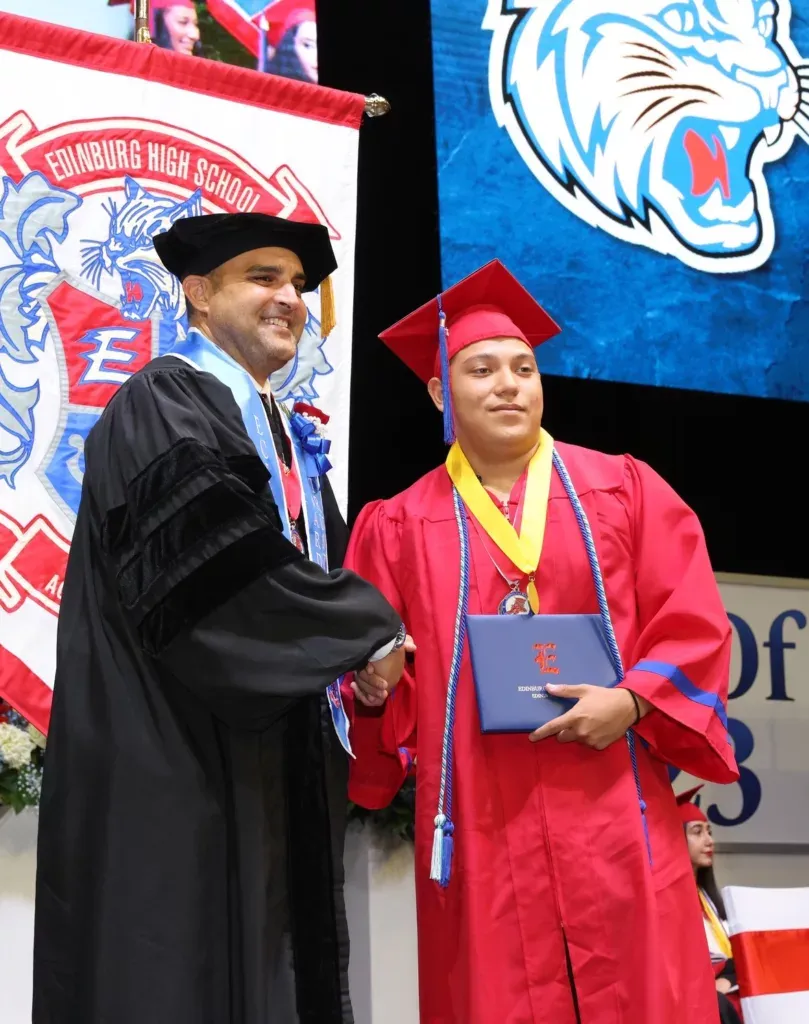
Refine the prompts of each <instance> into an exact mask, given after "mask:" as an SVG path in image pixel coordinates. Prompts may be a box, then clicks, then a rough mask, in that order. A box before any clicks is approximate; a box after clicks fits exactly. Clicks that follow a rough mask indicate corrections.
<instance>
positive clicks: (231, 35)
mask: <svg viewBox="0 0 809 1024" xmlns="http://www.w3.org/2000/svg"><path fill="white" fill-rule="evenodd" d="M0 11H5V12H7V13H9V14H21V15H23V16H24V17H27V18H35V19H36V20H37V21H46V22H51V23H53V24H58V25H66V26H68V27H69V28H79V29H83V30H85V31H88V32H97V33H100V34H102V35H110V36H116V37H117V38H119V39H127V38H128V39H133V38H134V35H135V0H106V2H105V0H73V2H72V3H71V4H69V5H66V4H65V3H64V2H63V0H0ZM149 35H150V36H151V39H152V43H153V44H154V45H155V46H159V47H161V48H162V49H164V50H172V51H174V52H175V53H181V54H184V55H185V56H193V57H207V58H208V59H209V60H217V61H221V62H223V63H225V64H235V65H238V66H240V67H248V68H255V69H256V70H258V71H264V72H267V73H268V74H272V75H280V76H281V77H282V78H292V79H295V80H297V81H301V82H317V81H318V56H317V15H316V12H315V0H270V2H269V3H267V0H207V2H206V0H150V2H149Z"/></svg>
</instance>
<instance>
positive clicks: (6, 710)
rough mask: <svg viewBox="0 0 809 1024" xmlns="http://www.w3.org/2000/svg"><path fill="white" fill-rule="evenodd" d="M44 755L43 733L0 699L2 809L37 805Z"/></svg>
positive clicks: (0, 791) (0, 805)
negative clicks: (4, 807)
mask: <svg viewBox="0 0 809 1024" xmlns="http://www.w3.org/2000/svg"><path fill="white" fill-rule="evenodd" d="M44 752H45V737H44V736H43V735H42V733H41V732H40V731H39V730H38V729H36V728H34V726H33V725H31V724H30V723H28V722H26V720H25V719H24V718H23V717H22V715H20V714H19V713H18V712H17V711H15V710H14V709H13V708H12V707H11V706H10V705H8V704H6V703H5V702H3V701H2V700H0V808H2V807H3V806H4V805H5V806H8V807H11V808H12V809H13V810H15V811H17V812H19V811H21V810H22V809H23V808H24V807H36V806H37V804H38V803H39V796H40V791H41V789H42V766H43V762H44Z"/></svg>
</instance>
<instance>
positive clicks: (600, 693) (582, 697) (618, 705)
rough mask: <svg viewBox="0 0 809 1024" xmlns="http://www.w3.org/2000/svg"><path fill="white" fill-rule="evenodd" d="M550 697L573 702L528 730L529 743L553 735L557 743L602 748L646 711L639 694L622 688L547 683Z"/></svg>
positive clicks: (646, 704)
mask: <svg viewBox="0 0 809 1024" xmlns="http://www.w3.org/2000/svg"><path fill="white" fill-rule="evenodd" d="M548 692H549V693H551V694H552V695H553V696H554V697H567V698H570V699H572V700H575V701H576V703H575V704H574V705H573V707H572V708H571V709H570V711H567V712H566V713H565V714H564V715H560V716H559V717H558V718H554V719H553V720H552V721H550V722H547V723H546V724H545V725H543V726H542V728H541V729H537V730H536V731H535V732H532V733H531V735H530V736H529V739H530V740H531V741H532V742H534V743H535V742H536V741H537V740H544V739H548V738H549V737H550V736H555V737H556V738H557V740H558V741H559V742H560V743H582V744H584V746H586V747H592V748H594V749H595V750H604V749H605V748H606V747H608V746H609V745H610V744H611V743H614V742H615V741H616V740H618V739H620V738H621V737H622V736H625V735H626V733H627V732H628V730H629V729H631V728H632V726H633V725H637V723H638V721H639V720H640V719H641V718H643V717H644V716H645V715H646V714H647V713H648V712H649V710H650V705H649V702H648V701H646V700H645V699H644V698H643V697H639V696H637V694H636V695H635V696H634V697H633V695H632V694H631V693H630V691H629V690H626V689H624V688H622V687H614V688H613V687H604V686H587V685H582V686H554V685H553V684H549V685H548Z"/></svg>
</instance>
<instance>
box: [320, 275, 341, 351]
mask: <svg viewBox="0 0 809 1024" xmlns="http://www.w3.org/2000/svg"><path fill="white" fill-rule="evenodd" d="M336 326H337V318H336V315H335V309H334V285H333V284H332V280H331V277H326V278H324V279H323V281H321V283H320V337H321V338H328V336H329V335H330V334H331V332H332V331H333V330H334V328H335V327H336Z"/></svg>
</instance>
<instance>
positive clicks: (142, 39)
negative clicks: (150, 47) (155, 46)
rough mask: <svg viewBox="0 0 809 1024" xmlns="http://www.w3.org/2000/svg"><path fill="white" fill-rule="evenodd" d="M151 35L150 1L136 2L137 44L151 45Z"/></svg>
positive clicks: (141, 0) (138, 0)
mask: <svg viewBox="0 0 809 1024" xmlns="http://www.w3.org/2000/svg"><path fill="white" fill-rule="evenodd" d="M151 41H152V37H151V35H149V0H135V42H136V43H151Z"/></svg>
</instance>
